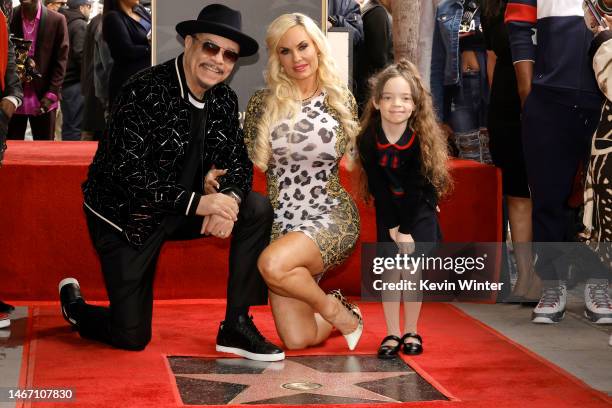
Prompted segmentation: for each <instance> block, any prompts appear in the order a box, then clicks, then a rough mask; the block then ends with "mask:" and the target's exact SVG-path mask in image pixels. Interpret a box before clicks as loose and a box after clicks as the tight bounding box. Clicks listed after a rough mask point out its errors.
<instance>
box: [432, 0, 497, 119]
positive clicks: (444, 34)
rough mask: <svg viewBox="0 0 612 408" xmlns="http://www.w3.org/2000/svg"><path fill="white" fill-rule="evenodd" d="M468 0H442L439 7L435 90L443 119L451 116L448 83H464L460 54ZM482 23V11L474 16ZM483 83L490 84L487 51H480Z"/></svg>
mask: <svg viewBox="0 0 612 408" xmlns="http://www.w3.org/2000/svg"><path fill="white" fill-rule="evenodd" d="M463 3H464V0H442V1H441V2H440V4H439V5H438V9H437V11H436V22H435V29H434V37H433V47H432V54H431V80H430V86H431V93H432V97H433V103H434V107H435V108H436V111H437V112H438V117H439V119H440V120H442V121H445V119H446V118H447V112H448V107H445V103H444V100H445V97H444V96H445V95H444V93H445V87H447V86H461V66H460V63H461V60H460V56H459V26H460V24H461V17H462V16H463ZM474 20H475V23H476V24H477V25H478V24H480V13H477V14H476V16H475V17H474ZM478 60H479V63H480V73H481V77H482V78H481V79H482V81H484V82H483V85H485V86H486V80H487V79H486V55H485V53H482V55H478Z"/></svg>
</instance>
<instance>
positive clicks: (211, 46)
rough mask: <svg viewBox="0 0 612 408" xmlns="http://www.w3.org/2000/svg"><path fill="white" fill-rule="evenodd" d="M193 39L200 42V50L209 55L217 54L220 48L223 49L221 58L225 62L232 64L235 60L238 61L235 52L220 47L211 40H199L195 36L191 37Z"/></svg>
mask: <svg viewBox="0 0 612 408" xmlns="http://www.w3.org/2000/svg"><path fill="white" fill-rule="evenodd" d="M193 39H194V40H195V41H197V42H199V43H202V52H203V53H204V54H206V55H208V56H209V57H214V56H215V55H217V54H219V51H221V50H223V59H224V60H225V62H230V63H232V64H234V63H235V62H236V61H238V57H240V56H239V55H238V53H237V52H234V51H232V50H228V49H225V48H222V47H220V46H218V45H217V44H215V43H214V42H212V41H209V40H200V39H199V38H197V37H193Z"/></svg>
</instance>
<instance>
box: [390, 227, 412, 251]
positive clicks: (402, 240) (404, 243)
mask: <svg viewBox="0 0 612 408" xmlns="http://www.w3.org/2000/svg"><path fill="white" fill-rule="evenodd" d="M396 237H397V239H396V240H395V242H396V243H397V246H398V247H399V250H400V253H401V254H411V253H413V252H414V239H413V238H412V235H410V234H402V233H401V232H399V231H398V232H397V235H396Z"/></svg>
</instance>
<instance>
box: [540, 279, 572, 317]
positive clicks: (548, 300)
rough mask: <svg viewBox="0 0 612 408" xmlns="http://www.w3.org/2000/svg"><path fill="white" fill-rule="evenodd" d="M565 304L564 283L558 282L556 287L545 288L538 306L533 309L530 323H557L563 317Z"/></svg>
mask: <svg viewBox="0 0 612 408" xmlns="http://www.w3.org/2000/svg"><path fill="white" fill-rule="evenodd" d="M566 302H567V287H566V284H565V282H558V283H557V284H556V286H545V287H544V289H543V290H542V297H541V298H540V301H539V302H538V305H537V306H536V307H535V308H534V309H533V313H532V314H531V321H532V322H533V323H558V322H560V321H561V320H563V318H564V317H565V304H566Z"/></svg>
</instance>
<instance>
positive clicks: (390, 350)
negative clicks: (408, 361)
mask: <svg viewBox="0 0 612 408" xmlns="http://www.w3.org/2000/svg"><path fill="white" fill-rule="evenodd" d="M389 340H395V341H397V345H395V346H390V345H388V344H385V343H386V342H387V341H389ZM400 347H402V339H400V338H399V337H397V336H394V335H390V336H387V337H385V338H384V339H383V341H382V342H381V343H380V347H379V348H378V354H377V355H378V358H381V359H383V360H390V359H392V358H395V357H397V353H399V350H400Z"/></svg>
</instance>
